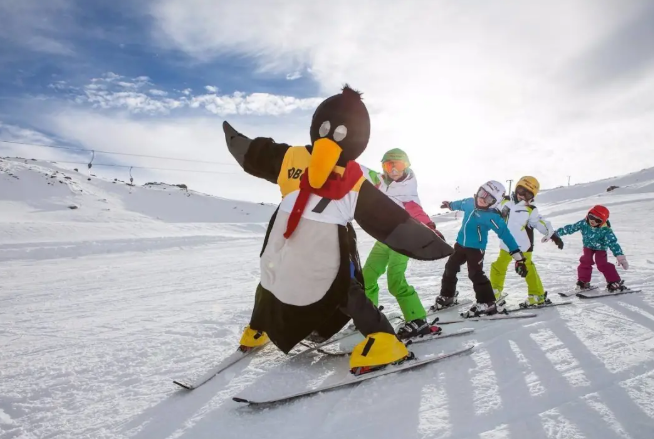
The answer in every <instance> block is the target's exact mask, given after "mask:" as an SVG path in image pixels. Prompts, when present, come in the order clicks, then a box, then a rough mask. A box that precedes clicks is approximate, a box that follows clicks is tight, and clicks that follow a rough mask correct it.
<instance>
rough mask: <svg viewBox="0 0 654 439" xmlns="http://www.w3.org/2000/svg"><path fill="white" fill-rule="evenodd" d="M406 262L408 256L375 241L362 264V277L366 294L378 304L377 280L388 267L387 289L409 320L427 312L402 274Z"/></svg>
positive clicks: (423, 316)
mask: <svg viewBox="0 0 654 439" xmlns="http://www.w3.org/2000/svg"><path fill="white" fill-rule="evenodd" d="M408 264H409V257H408V256H404V255H403V254H400V253H397V252H396V251H393V250H391V249H390V248H389V247H388V246H386V245H385V244H382V243H381V242H375V245H374V246H373V247H372V250H371V251H370V254H369V255H368V259H366V263H365V265H364V266H363V279H364V282H365V285H366V296H367V297H368V299H370V300H371V301H372V303H374V304H375V306H378V302H379V285H378V284H377V281H378V280H379V278H380V277H381V275H382V274H384V272H385V271H386V267H388V272H387V280H388V291H390V293H391V294H392V295H393V296H394V297H395V299H397V303H398V304H399V305H400V309H401V310H402V314H404V319H405V320H406V321H407V322H410V321H412V320H415V319H424V318H426V317H427V313H426V312H425V308H424V306H423V305H422V302H421V301H420V298H419V297H418V293H416V290H415V289H414V288H413V287H412V286H411V285H409V283H408V282H407V280H406V277H405V275H404V274H405V272H406V268H407V265H408Z"/></svg>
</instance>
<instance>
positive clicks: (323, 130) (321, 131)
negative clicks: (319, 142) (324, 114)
mask: <svg viewBox="0 0 654 439" xmlns="http://www.w3.org/2000/svg"><path fill="white" fill-rule="evenodd" d="M331 129H332V124H330V123H329V121H328V120H326V121H324V122H323V123H322V125H320V128H318V135H319V136H320V137H325V136H326V135H327V134H329V130H331Z"/></svg>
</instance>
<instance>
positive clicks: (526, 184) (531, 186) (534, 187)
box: [515, 176, 540, 197]
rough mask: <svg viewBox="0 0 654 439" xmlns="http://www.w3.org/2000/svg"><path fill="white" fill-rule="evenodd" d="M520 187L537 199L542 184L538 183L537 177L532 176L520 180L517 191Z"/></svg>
mask: <svg viewBox="0 0 654 439" xmlns="http://www.w3.org/2000/svg"><path fill="white" fill-rule="evenodd" d="M518 186H522V187H523V188H525V189H527V190H528V191H529V192H531V193H532V194H534V197H536V195H537V194H538V191H539V190H540V183H538V180H536V178H535V177H530V176H525V177H522V178H521V179H520V180H518V183H516V185H515V187H516V189H517V188H518Z"/></svg>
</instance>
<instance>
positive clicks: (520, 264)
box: [511, 249, 527, 277]
mask: <svg viewBox="0 0 654 439" xmlns="http://www.w3.org/2000/svg"><path fill="white" fill-rule="evenodd" d="M511 256H513V259H515V272H516V273H518V275H519V276H520V277H526V276H527V265H526V264H525V261H526V259H525V255H524V254H523V253H522V252H521V251H520V249H518V250H516V251H513V252H511Z"/></svg>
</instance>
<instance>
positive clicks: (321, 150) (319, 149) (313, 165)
mask: <svg viewBox="0 0 654 439" xmlns="http://www.w3.org/2000/svg"><path fill="white" fill-rule="evenodd" d="M342 152H343V149H342V148H341V147H340V146H338V144H337V143H336V142H334V141H333V140H331V139H318V140H316V141H315V143H314V144H313V151H312V152H311V160H310V161H309V184H310V185H311V187H312V188H314V189H320V188H321V187H322V185H323V184H325V182H326V181H327V179H328V178H329V175H330V174H331V173H332V171H333V170H334V168H335V167H336V162H338V159H339V157H340V156H341V153H342Z"/></svg>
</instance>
